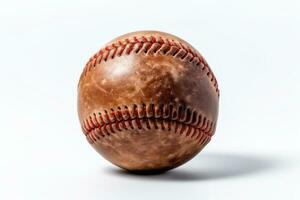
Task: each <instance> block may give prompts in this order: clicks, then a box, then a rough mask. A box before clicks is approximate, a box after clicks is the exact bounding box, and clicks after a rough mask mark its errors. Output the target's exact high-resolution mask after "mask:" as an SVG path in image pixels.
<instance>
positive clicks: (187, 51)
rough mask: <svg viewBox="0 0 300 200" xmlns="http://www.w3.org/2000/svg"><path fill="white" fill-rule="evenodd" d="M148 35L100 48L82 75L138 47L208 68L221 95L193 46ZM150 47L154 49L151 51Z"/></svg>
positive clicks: (203, 68) (201, 57) (206, 65)
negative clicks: (103, 62)
mask: <svg viewBox="0 0 300 200" xmlns="http://www.w3.org/2000/svg"><path fill="white" fill-rule="evenodd" d="M147 37H149V38H147ZM147 37H146V36H141V37H140V38H137V36H133V37H132V38H126V39H123V40H122V41H121V40H120V41H117V42H115V43H113V44H110V45H108V46H106V47H104V48H102V49H100V50H99V52H98V53H96V54H95V55H93V56H92V57H91V58H90V59H89V61H88V62H87V64H86V66H85V67H84V69H83V72H82V76H86V74H87V72H89V71H90V70H91V68H92V66H94V67H95V66H96V65H97V64H100V63H101V62H102V61H103V60H104V61H107V60H108V59H114V58H115V57H116V56H119V57H120V56H122V55H123V53H124V50H125V49H126V51H125V52H126V54H128V55H129V54H131V53H132V52H133V51H132V50H133V49H134V48H136V49H135V51H134V52H135V53H140V50H142V49H144V53H145V54H157V53H160V54H163V55H166V56H173V57H174V58H178V59H182V60H185V61H187V62H190V63H194V64H195V65H197V66H200V67H201V70H202V71H204V70H206V75H207V76H208V78H209V80H210V81H211V82H212V85H213V87H214V88H215V91H216V93H217V95H218V96H219V95H220V91H219V88H218V83H217V80H216V78H215V76H214V74H213V72H212V71H211V69H210V67H209V66H208V64H207V62H206V61H205V59H204V58H203V56H202V55H201V54H199V53H197V51H196V50H193V49H192V48H190V47H187V46H185V45H184V44H182V43H181V42H180V41H175V40H173V39H172V40H171V41H170V39H169V38H162V37H161V36H159V37H155V36H153V35H151V36H147ZM156 45H157V46H156ZM136 46H137V47H136ZM150 49H152V50H151V51H149V50H150ZM180 54H183V55H180Z"/></svg>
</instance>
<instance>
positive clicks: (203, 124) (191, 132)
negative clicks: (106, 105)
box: [82, 104, 216, 145]
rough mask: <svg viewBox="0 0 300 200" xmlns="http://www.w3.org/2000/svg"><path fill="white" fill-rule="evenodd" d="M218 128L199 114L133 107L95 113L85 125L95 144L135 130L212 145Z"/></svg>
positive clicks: (185, 109) (175, 108) (181, 109)
mask: <svg viewBox="0 0 300 200" xmlns="http://www.w3.org/2000/svg"><path fill="white" fill-rule="evenodd" d="M215 126H216V124H215V123H214V122H213V121H211V120H208V119H207V118H206V117H205V116H203V115H202V114H200V113H199V112H197V111H195V110H191V109H190V108H188V107H184V106H182V105H177V106H175V105H174V104H169V105H164V104H159V105H155V104H148V105H146V104H140V105H139V106H137V105H136V104H133V105H132V107H131V108H128V106H123V107H122V108H121V107H120V106H118V107H117V109H113V108H112V109H110V112H108V111H107V110H104V112H98V113H92V114H91V115H89V116H88V117H87V118H86V119H85V120H84V121H83V123H82V129H83V132H84V134H85V135H86V137H87V139H88V141H89V142H90V143H91V144H93V143H96V142H97V141H98V140H101V138H104V137H107V136H110V135H112V134H116V133H117V132H118V131H119V132H121V131H123V130H134V129H143V128H144V129H148V130H151V129H162V130H167V131H171V130H174V132H175V133H179V134H180V135H185V136H187V137H191V138H192V139H195V140H197V142H198V143H199V144H202V145H203V144H204V143H205V142H209V140H210V138H211V136H212V134H213V133H214V130H215Z"/></svg>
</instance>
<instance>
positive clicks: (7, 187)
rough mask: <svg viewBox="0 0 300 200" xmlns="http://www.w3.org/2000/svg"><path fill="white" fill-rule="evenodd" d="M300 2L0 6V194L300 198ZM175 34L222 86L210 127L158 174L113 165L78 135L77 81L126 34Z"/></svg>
mask: <svg viewBox="0 0 300 200" xmlns="http://www.w3.org/2000/svg"><path fill="white" fill-rule="evenodd" d="M299 11H300V3H299V1H298V0H295V1H292V0H285V1H276V0H272V1H271V0H270V1H267V0H265V1H261V0H251V1H250V0H249V1H240V0H236V1H234V0H231V1H216V0H207V1H200V0H198V1H196V0H195V1H187V0H185V1H175V0H173V1H158V0H151V1H142V0H140V1H129V0H127V1H112V0H105V1H102V0H97V1H83V0H82V1H78V0H72V1H59V0H51V1H50V0H49V1H34V0H26V1H1V5H0V55H1V56H0V67H1V70H0V76H1V78H0V81H1V82H0V91H1V98H0V199H29V200H35V199H38V200H40V199H72V200H73V199H124V200H125V199H151V200H153V199H170V198H172V199H183V198H185V199H231V200H232V199H251V200H252V199H289V200H293V199H295V200H296V199H297V200H298V199H300V191H299V185H300V156H299V154H300V147H299V141H300V136H299V132H300V128H299V123H300V117H299V112H300V106H299V104H300V93H299V92H300V80H299V75H300V65H299V63H300V62H299V60H300V54H299V53H300V13H299ZM149 29H150V30H160V31H165V32H169V33H172V34H175V35H177V36H179V37H182V38H184V39H185V40H187V41H188V42H189V43H191V44H192V45H193V46H194V47H195V48H197V49H198V50H199V51H200V52H201V53H202V54H203V55H204V57H205V58H206V59H207V61H208V63H209V64H210V66H211V68H212V69H213V71H214V73H215V75H216V77H217V79H218V82H219V85H220V91H221V97H220V113H219V123H218V127H217V132H216V134H215V136H214V138H213V139H212V141H211V142H210V144H209V145H208V146H207V147H206V148H205V149H204V151H203V152H201V153H200V154H199V155H198V156H197V157H195V158H194V159H193V160H192V161H190V162H189V163H187V164H185V165H183V166H182V167H179V168H177V169H175V170H172V171H170V172H167V173H165V174H162V175H153V176H137V175H131V174H128V173H125V172H123V171H122V170H119V169H118V168H117V167H115V166H113V165H112V164H110V163H109V162H107V161H105V160H104V159H103V158H102V157H101V156H99V155H98V154H97V153H96V152H95V151H94V150H93V149H92V148H91V147H90V146H89V144H88V142H87V141H86V140H85V138H84V136H83V134H82V132H81V129H80V126H79V121H78V118H77V108H76V100H77V99H76V98H77V96H76V95H77V91H76V90H77V81H78V79H79V76H80V73H81V71H82V69H83V67H84V65H85V63H86V61H87V60H88V59H89V57H90V56H91V55H93V54H94V53H95V52H96V51H98V49H99V48H100V47H101V46H102V45H103V44H104V43H106V42H108V41H109V40H111V39H113V38H114V37H116V36H118V35H121V34H124V33H126V32H131V31H136V30H149Z"/></svg>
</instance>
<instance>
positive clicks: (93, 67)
mask: <svg viewBox="0 0 300 200" xmlns="http://www.w3.org/2000/svg"><path fill="white" fill-rule="evenodd" d="M218 105H219V89H218V84H217V80H216V77H215V76H214V74H213V72H212V70H211V68H210V67H209V65H208V64H207V62H206V60H205V59H204V58H203V57H202V55H201V54H200V53H199V52H198V51H197V50H196V49H195V48H193V47H192V46H191V45H190V44H189V43H187V42H186V41H184V40H182V39H180V38H178V37H176V36H174V35H171V34H168V33H163V32H156V31H143V32H133V33H128V34H125V35H123V36H120V37H118V38H116V39H114V40H112V41H111V42H109V43H107V44H106V45H105V46H104V47H103V48H101V49H100V50H99V51H98V52H97V53H96V54H95V55H94V56H92V57H91V58H90V60H89V61H88V62H87V64H86V66H85V68H84V70H83V72H82V74H81V77H80V80H79V84H78V115H79V120H80V124H81V127H82V130H83V132H84V134H85V136H86V138H87V140H88V142H89V143H90V144H91V145H92V146H93V148H94V149H95V150H96V151H97V152H99V153H100V154H101V155H102V156H103V157H104V158H105V159H107V160H109V161H110V162H112V163H113V164H115V165H117V166H119V167H121V168H123V169H126V170H129V171H134V172H145V171H151V172H153V171H165V170H169V169H172V168H175V167H178V166H180V165H182V164H183V163H185V162H187V161H188V160H190V159H191V158H193V157H194V156H195V155H196V154H197V153H198V152H200V151H201V150H202V149H203V148H204V147H205V146H206V145H207V143H209V141H210V140H211V137H212V136H213V135H214V133H215V129H216V123H217V117H218Z"/></svg>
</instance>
